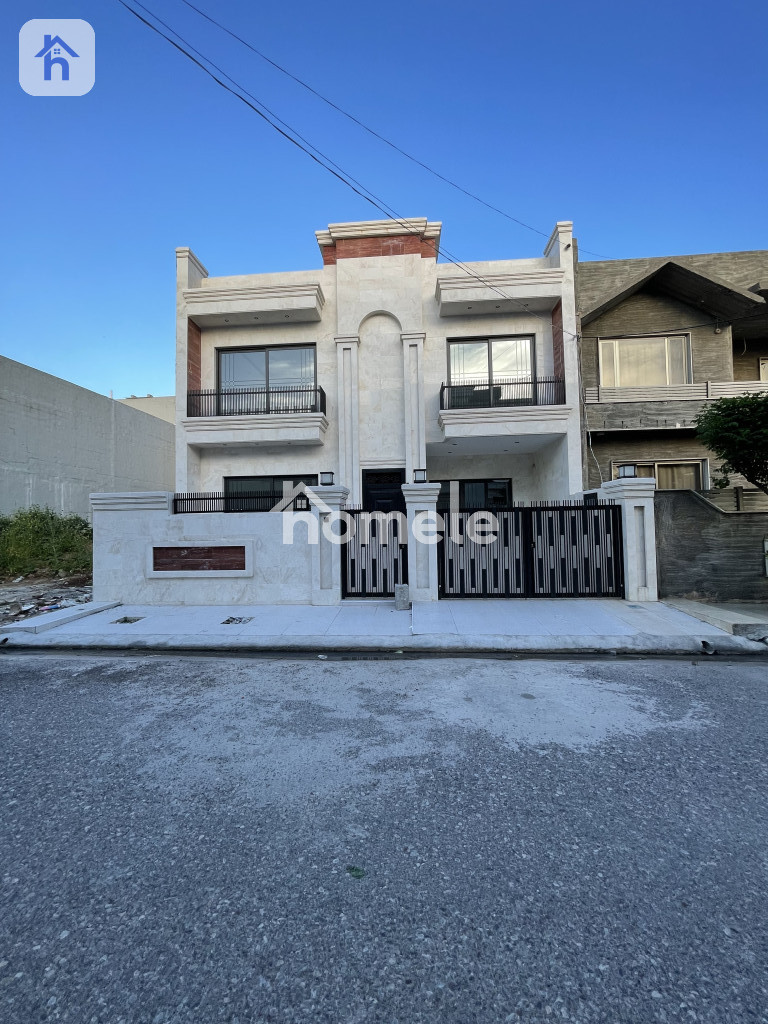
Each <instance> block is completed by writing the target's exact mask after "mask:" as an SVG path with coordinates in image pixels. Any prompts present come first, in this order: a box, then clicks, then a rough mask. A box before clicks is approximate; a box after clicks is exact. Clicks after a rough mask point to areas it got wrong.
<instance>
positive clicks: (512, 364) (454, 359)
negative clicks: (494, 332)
mask: <svg viewBox="0 0 768 1024" xmlns="http://www.w3.org/2000/svg"><path fill="white" fill-rule="evenodd" d="M533 342H534V339H533V337H531V336H530V335H525V336H521V337H506V338H473V339H468V340H466V341H463V340H462V341H449V342H448V379H449V383H450V386H451V404H452V406H453V407H454V408H462V407H467V408H473V409H477V408H480V407H483V406H497V405H534V404H536V399H535V387H536V385H535V353H534V344H533Z"/></svg>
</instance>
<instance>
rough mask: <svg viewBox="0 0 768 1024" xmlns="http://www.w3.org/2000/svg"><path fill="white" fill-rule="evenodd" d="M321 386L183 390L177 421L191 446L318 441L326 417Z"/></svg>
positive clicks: (311, 442)
mask: <svg viewBox="0 0 768 1024" xmlns="http://www.w3.org/2000/svg"><path fill="white" fill-rule="evenodd" d="M325 411H326V403H325V391H323V389H322V388H321V387H315V386H304V385H292V386H284V387H269V388H266V387H262V388H226V389H222V390H216V389H205V390H202V391H190V392H188V393H187V418H186V419H184V420H182V426H183V427H184V430H185V433H186V439H187V443H188V444H190V445H193V446H196V447H200V446H211V447H232V446H245V445H247V446H251V445H319V444H323V442H324V437H325V432H326V430H327V429H328V420H327V419H326V416H325Z"/></svg>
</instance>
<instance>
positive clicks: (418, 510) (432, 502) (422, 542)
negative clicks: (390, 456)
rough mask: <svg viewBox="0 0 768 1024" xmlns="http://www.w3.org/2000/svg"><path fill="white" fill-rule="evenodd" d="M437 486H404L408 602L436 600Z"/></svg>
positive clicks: (438, 490)
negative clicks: (406, 526)
mask: <svg viewBox="0 0 768 1024" xmlns="http://www.w3.org/2000/svg"><path fill="white" fill-rule="evenodd" d="M439 494H440V484H403V496H404V497H405V508H406V512H407V515H408V592H409V596H410V599H411V601H412V602H413V601H437V599H438V593H437V539H438V534H437V531H436V530H435V525H436V519H437V498H438V495H439Z"/></svg>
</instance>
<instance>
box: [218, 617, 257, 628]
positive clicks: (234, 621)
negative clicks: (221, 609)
mask: <svg viewBox="0 0 768 1024" xmlns="http://www.w3.org/2000/svg"><path fill="white" fill-rule="evenodd" d="M252 619H253V616H252V615H230V616H229V618H228V619H224V621H223V622H222V626H244V625H245V623H246V622H251V621H252Z"/></svg>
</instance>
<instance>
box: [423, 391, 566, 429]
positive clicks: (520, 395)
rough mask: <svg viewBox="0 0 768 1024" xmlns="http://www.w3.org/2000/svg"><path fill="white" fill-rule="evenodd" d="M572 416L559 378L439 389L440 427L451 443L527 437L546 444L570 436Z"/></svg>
mask: <svg viewBox="0 0 768 1024" xmlns="http://www.w3.org/2000/svg"><path fill="white" fill-rule="evenodd" d="M570 413H571V409H570V407H569V406H567V405H566V404H565V381H564V380H562V378H560V377H537V378H531V377H529V378H522V379H521V378H509V379H504V378H495V379H494V380H493V381H488V380H479V381H467V380H466V379H465V380H464V381H462V383H460V384H443V385H442V387H441V388H440V412H439V414H438V424H439V426H440V428H441V429H442V432H443V437H444V439H445V440H446V441H459V442H460V441H461V440H470V439H472V438H494V437H495V438H504V437H508V436H510V435H523V434H526V435H538V437H539V439H540V441H541V442H542V443H547V442H548V441H550V440H553V439H555V438H556V437H558V436H561V435H563V434H564V433H565V432H566V429H567V420H568V417H569V415H570Z"/></svg>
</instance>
